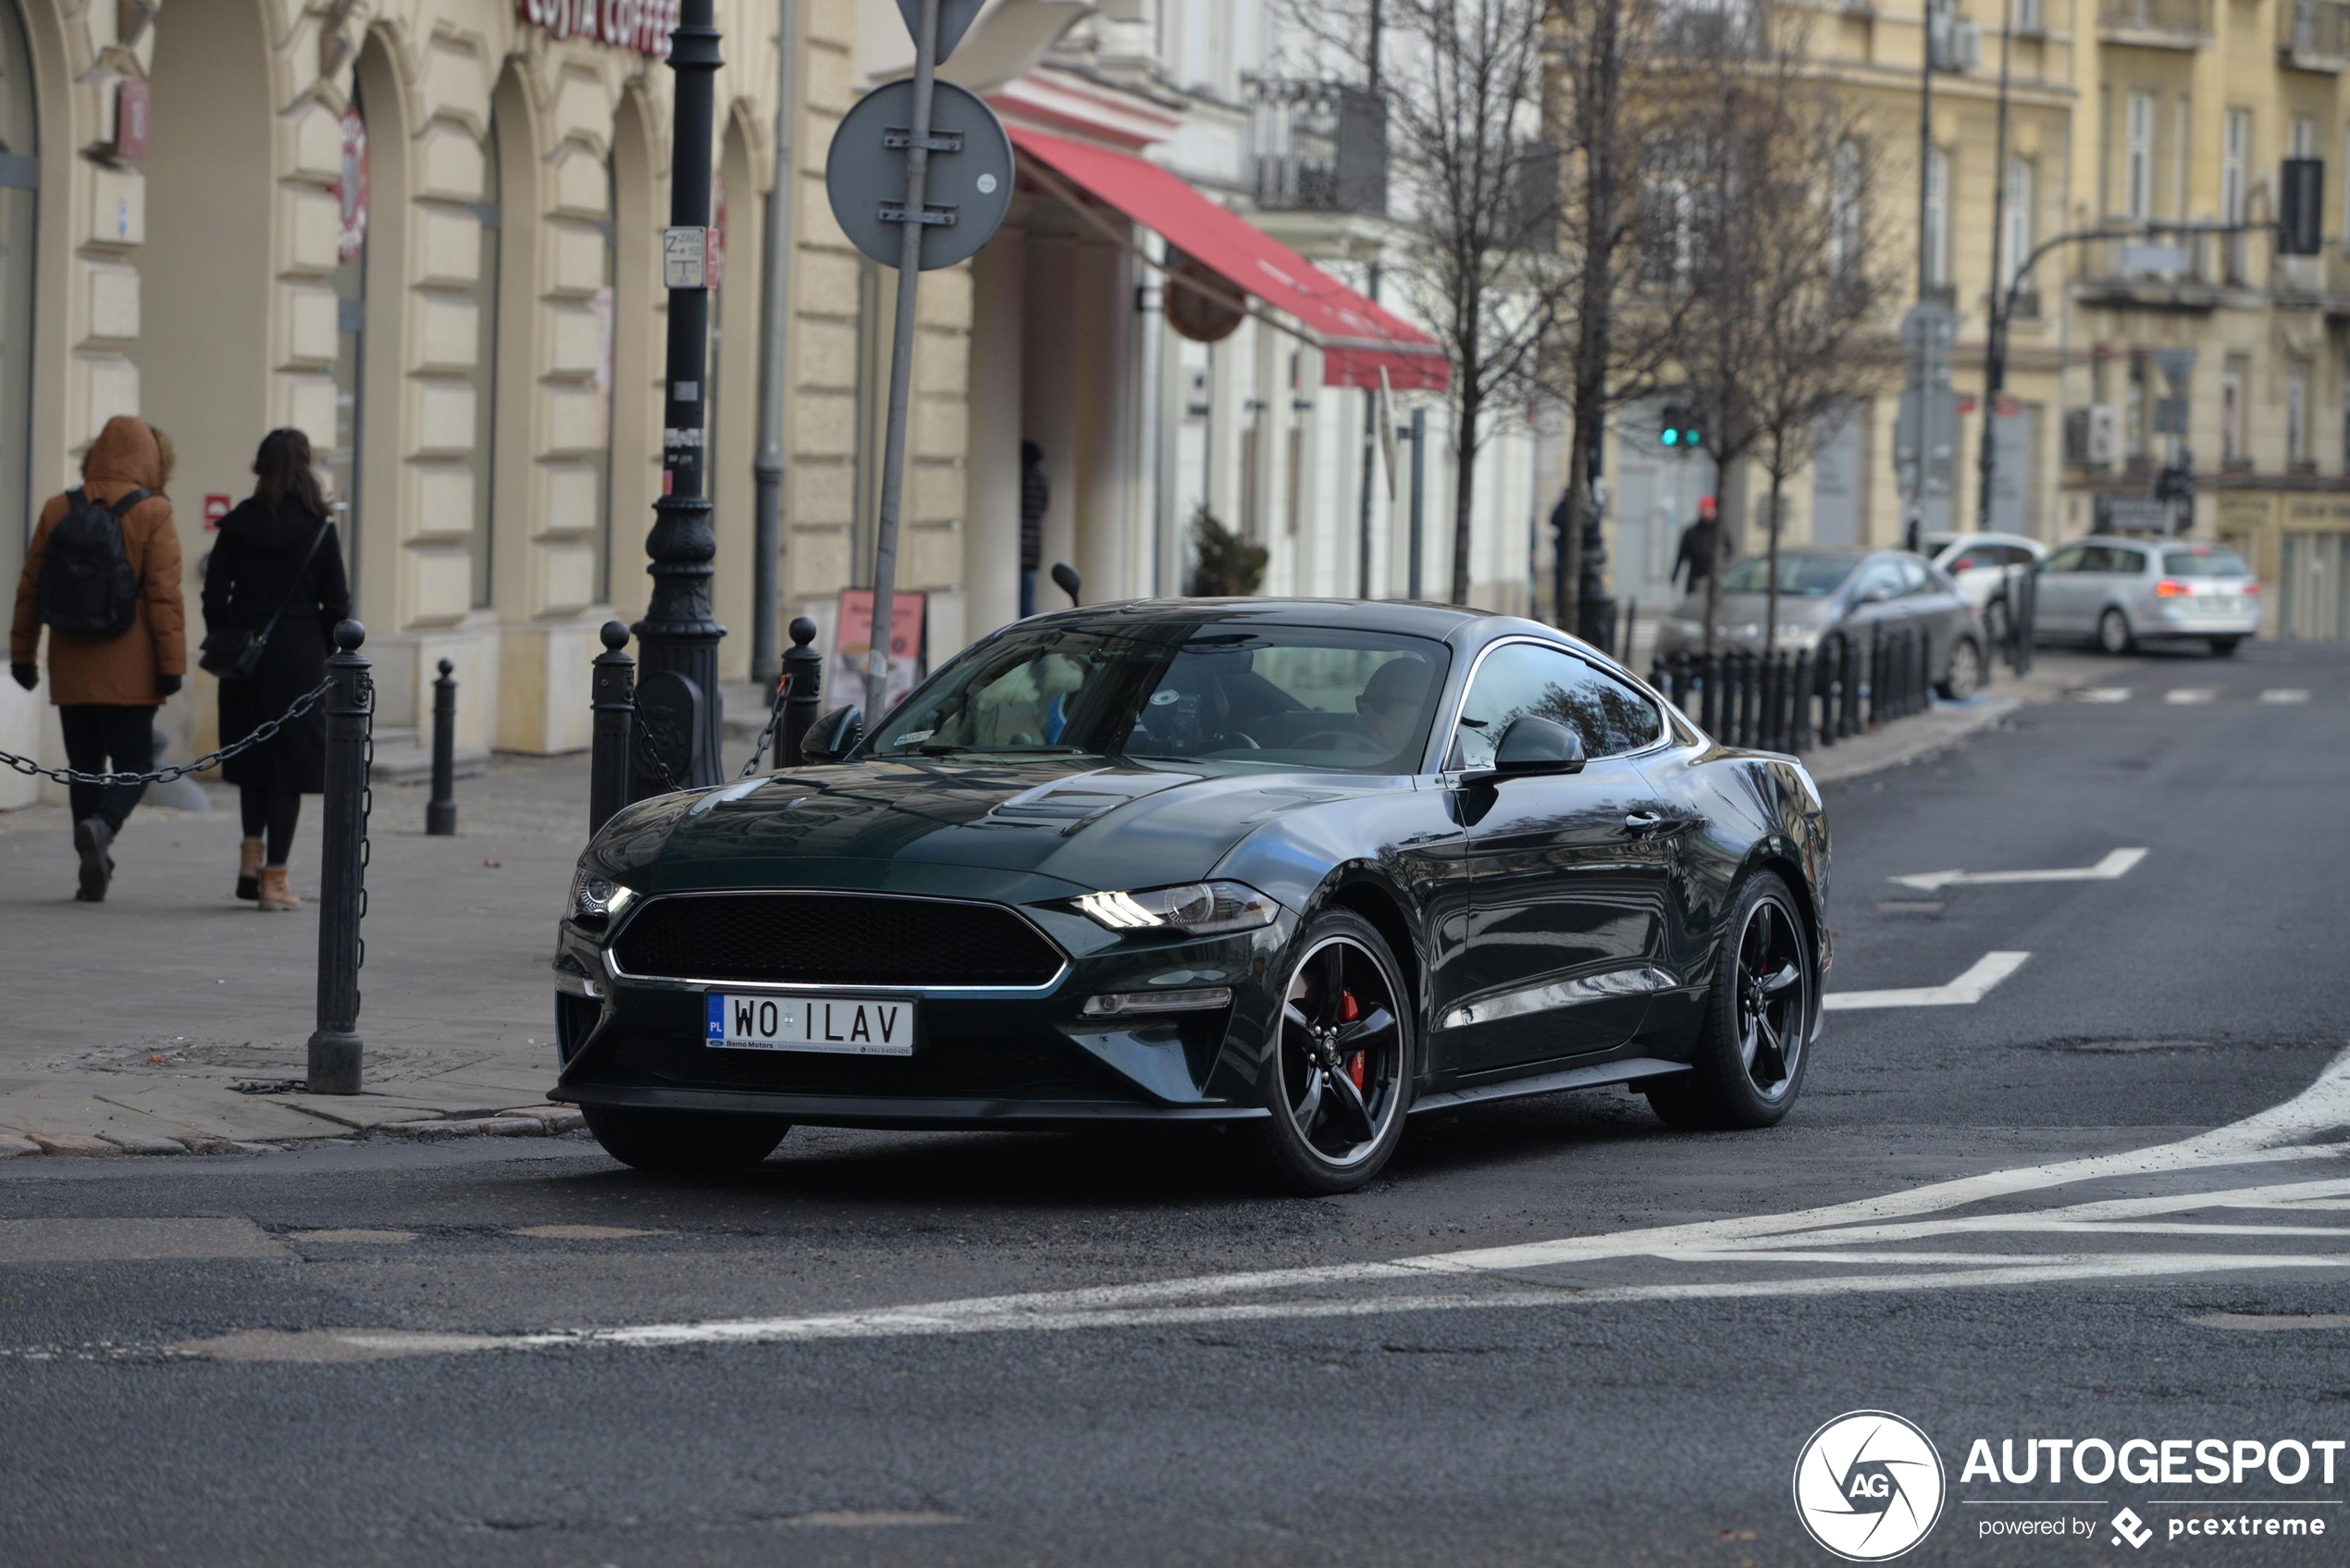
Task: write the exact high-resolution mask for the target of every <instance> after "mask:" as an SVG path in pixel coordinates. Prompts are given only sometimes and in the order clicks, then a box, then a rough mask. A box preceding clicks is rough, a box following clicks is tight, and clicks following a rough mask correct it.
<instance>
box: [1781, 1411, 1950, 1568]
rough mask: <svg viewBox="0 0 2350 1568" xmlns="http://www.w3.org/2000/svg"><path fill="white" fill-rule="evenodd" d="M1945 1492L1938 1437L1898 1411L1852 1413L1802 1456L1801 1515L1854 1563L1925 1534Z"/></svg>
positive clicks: (1894, 1553)
mask: <svg viewBox="0 0 2350 1568" xmlns="http://www.w3.org/2000/svg"><path fill="white" fill-rule="evenodd" d="M1943 1492H1944V1483H1943V1477H1942V1456H1941V1455H1940V1454H1938V1453H1936V1452H1935V1451H1934V1442H1933V1440H1932V1439H1931V1438H1928V1437H1927V1436H1926V1435H1925V1434H1924V1433H1923V1431H1920V1430H1919V1429H1918V1426H1917V1425H1916V1424H1915V1423H1914V1422H1911V1421H1908V1420H1905V1419H1904V1418H1902V1417H1901V1416H1899V1415H1896V1414H1893V1413H1892V1412H1891V1411H1886V1410H1854V1411H1847V1412H1846V1413H1845V1414H1842V1415H1839V1416H1837V1418H1836V1419H1835V1420H1833V1421H1831V1422H1829V1423H1828V1424H1827V1425H1826V1426H1823V1427H1821V1428H1820V1429H1819V1430H1818V1431H1816V1432H1814V1433H1812V1436H1811V1438H1809V1440H1807V1441H1806V1442H1805V1443H1804V1445H1803V1451H1802V1452H1801V1453H1800V1454H1799V1455H1797V1456H1796V1461H1795V1516H1796V1517H1797V1518H1798V1519H1800V1520H1801V1521H1802V1522H1803V1528H1804V1529H1805V1531H1807V1532H1808V1533H1809V1534H1810V1535H1811V1537H1812V1539H1813V1540H1815V1541H1817V1542H1819V1543H1820V1545H1822V1546H1823V1547H1825V1548H1826V1549H1828V1550H1829V1551H1831V1552H1834V1553H1835V1554H1836V1555H1837V1556H1838V1557H1841V1558H1843V1559H1844V1560H1845V1561H1847V1562H1885V1561H1886V1559H1887V1558H1894V1557H1899V1556H1900V1555H1901V1554H1902V1553H1903V1552H1905V1551H1907V1550H1909V1549H1911V1547H1913V1546H1915V1545H1917V1544H1918V1542H1920V1541H1922V1540H1923V1539H1925V1537H1926V1532H1928V1531H1929V1530H1932V1529H1933V1528H1934V1522H1935V1521H1936V1519H1939V1518H1940V1517H1942V1500H1943Z"/></svg>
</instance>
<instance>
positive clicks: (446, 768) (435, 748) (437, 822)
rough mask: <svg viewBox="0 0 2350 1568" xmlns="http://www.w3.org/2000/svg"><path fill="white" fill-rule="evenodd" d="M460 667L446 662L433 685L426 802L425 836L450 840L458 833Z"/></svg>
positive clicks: (442, 662) (442, 663) (441, 662)
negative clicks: (429, 791)
mask: <svg viewBox="0 0 2350 1568" xmlns="http://www.w3.org/2000/svg"><path fill="white" fill-rule="evenodd" d="M456 668H457V666H455V665H454V664H451V662H450V661H448V660H446V659H444V660H442V661H440V678H439V680H437V681H435V682H433V684H432V798H431V799H430V800H427V801H426V802H425V832H426V833H428V834H430V835H431V836H432V837H435V838H447V837H449V836H450V835H451V834H452V833H455V832H456V831H457V677H456V675H455V674H454V673H452V672H453V671H455V669H456Z"/></svg>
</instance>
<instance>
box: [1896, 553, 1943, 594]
mask: <svg viewBox="0 0 2350 1568" xmlns="http://www.w3.org/2000/svg"><path fill="white" fill-rule="evenodd" d="M1894 564H1895V565H1896V566H1897V567H1898V568H1899V570H1900V573H1901V592H1902V593H1903V594H1904V595H1908V594H1922V593H1926V592H1929V591H1931V590H1932V589H1933V587H1934V574H1933V573H1931V572H1928V571H1927V570H1926V569H1925V564H1924V562H1920V561H1917V560H1914V559H1909V560H1903V561H1899V562H1895V563H1894Z"/></svg>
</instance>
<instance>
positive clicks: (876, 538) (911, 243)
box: [865, 0, 938, 725]
mask: <svg viewBox="0 0 2350 1568" xmlns="http://www.w3.org/2000/svg"><path fill="white" fill-rule="evenodd" d="M921 7H922V8H921V19H919V20H918V21H916V22H915V24H914V112H913V117H912V120H911V123H910V124H909V126H908V127H907V139H906V203H905V207H904V210H903V213H902V214H901V216H899V218H898V222H899V224H900V225H901V226H902V229H903V238H902V239H901V241H900V245H901V246H902V249H901V250H900V252H899V259H898V263H897V337H896V338H895V339H894V340H892V341H891V343H890V352H889V424H888V427H887V431H886V433H885V434H884V437H883V441H882V472H881V517H880V521H879V524H878V525H877V526H876V527H875V528H874V530H873V634H872V650H871V651H870V652H869V653H868V654H867V655H866V656H865V722H866V723H867V724H868V725H872V724H878V723H880V722H881V718H882V698H883V695H884V693H885V692H886V691H887V690H888V687H889V619H890V607H891V600H892V599H893V598H894V597H895V595H896V593H897V514H898V512H899V509H900V507H901V505H902V503H903V502H904V500H905V494H906V404H907V400H908V398H909V396H910V395H911V393H912V391H913V379H914V290H915V289H916V288H917V286H919V285H920V283H921V276H922V230H923V228H925V227H926V226H927V224H928V221H929V219H930V217H931V216H932V215H931V212H930V209H929V207H928V206H926V205H925V204H924V202H923V197H924V195H925V194H926V193H927V189H928V186H929V184H930V146H929V142H930V101H931V97H932V95H933V89H934V82H935V79H936V76H937V72H938V0H921Z"/></svg>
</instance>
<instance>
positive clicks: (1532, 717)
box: [1462, 713, 1584, 784]
mask: <svg viewBox="0 0 2350 1568" xmlns="http://www.w3.org/2000/svg"><path fill="white" fill-rule="evenodd" d="M1583 762H1584V757H1583V737H1582V736H1580V735H1577V734H1576V733H1575V732H1574V731H1573V730H1570V729H1568V728H1567V727H1566V726H1565V724H1562V723H1560V722H1558V721H1557V720H1555V719H1545V718H1542V717H1540V715H1538V714H1533V713H1526V714H1521V715H1519V716H1518V717H1517V718H1515V719H1512V720H1511V721H1510V723H1509V728H1507V729H1505V730H1503V732H1502V740H1501V744H1500V745H1498V746H1496V747H1494V748H1493V765H1492V766H1491V767H1490V768H1477V769H1473V770H1471V771H1470V772H1466V773H1465V774H1463V775H1462V782H1463V783H1466V784H1493V783H1497V782H1498V781H1500V780H1503V779H1515V778H1529V777H1533V776H1536V775H1539V774H1544V773H1579V772H1582V771H1583Z"/></svg>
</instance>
